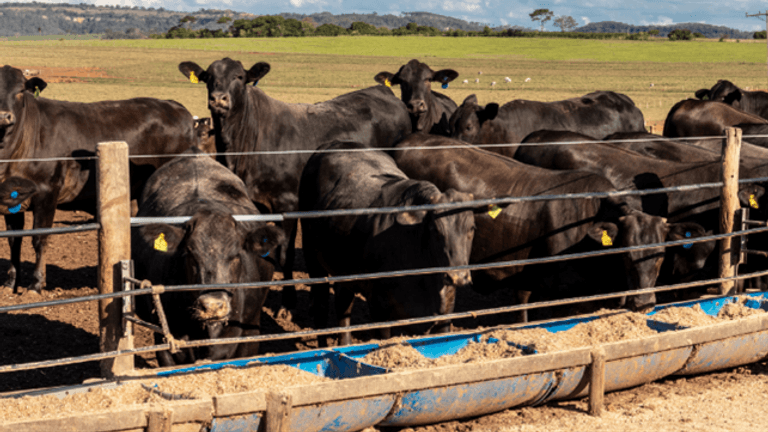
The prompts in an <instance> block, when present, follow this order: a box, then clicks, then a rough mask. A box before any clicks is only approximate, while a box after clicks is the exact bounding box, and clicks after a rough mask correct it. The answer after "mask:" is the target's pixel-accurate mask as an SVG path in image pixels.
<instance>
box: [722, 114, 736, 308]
mask: <svg viewBox="0 0 768 432" xmlns="http://www.w3.org/2000/svg"><path fill="white" fill-rule="evenodd" d="M725 136H726V138H725V142H724V144H723V154H722V159H721V170H720V178H721V181H722V182H723V188H722V189H721V190H720V234H726V233H731V232H733V221H734V217H735V215H736V211H737V210H738V209H739V208H740V207H741V203H740V202H739V155H740V154H741V129H738V128H732V127H729V128H726V129H725ZM731 240H732V239H731V238H726V239H722V240H720V267H719V276H718V277H721V278H726V277H732V276H735V275H736V265H735V264H734V263H733V262H732V259H731V255H732V254H731ZM734 286H735V284H734V282H733V281H727V282H723V283H722V284H721V285H720V294H721V295H726V294H731V293H732V291H733V290H734Z"/></svg>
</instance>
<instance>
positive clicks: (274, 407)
mask: <svg viewBox="0 0 768 432" xmlns="http://www.w3.org/2000/svg"><path fill="white" fill-rule="evenodd" d="M266 398H267V415H266V422H267V427H266V429H265V430H266V432H288V431H289V430H290V428H291V409H292V408H293V402H292V400H293V397H292V396H291V395H290V394H287V393H277V392H268V393H267V394H266Z"/></svg>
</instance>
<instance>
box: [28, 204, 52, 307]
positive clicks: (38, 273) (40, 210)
mask: <svg viewBox="0 0 768 432" xmlns="http://www.w3.org/2000/svg"><path fill="white" fill-rule="evenodd" d="M57 199H58V197H57V196H56V194H50V195H45V196H36V197H35V198H34V202H33V205H34V206H35V211H34V225H33V227H34V228H50V227H52V226H53V218H54V216H55V215H56V207H55V205H56V200H57ZM47 246H48V236H47V235H39V236H34V237H32V247H33V248H34V249H35V271H34V273H33V276H34V281H33V283H32V285H30V288H31V289H34V290H35V291H37V292H38V293H39V292H41V291H42V289H43V288H44V287H45V249H46V248H47Z"/></svg>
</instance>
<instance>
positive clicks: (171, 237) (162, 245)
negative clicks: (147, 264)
mask: <svg viewBox="0 0 768 432" xmlns="http://www.w3.org/2000/svg"><path fill="white" fill-rule="evenodd" d="M139 233H140V235H141V237H142V240H143V241H144V244H145V245H148V246H149V247H151V248H152V249H154V250H155V251H157V252H160V253H167V254H169V255H173V254H175V253H176V249H177V248H178V247H179V244H180V243H181V241H182V240H183V239H184V235H185V234H186V230H184V229H183V228H180V227H178V226H175V225H168V224H150V225H145V226H143V227H141V228H139ZM137 252H138V251H137Z"/></svg>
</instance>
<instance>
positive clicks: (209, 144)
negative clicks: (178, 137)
mask: <svg viewBox="0 0 768 432" xmlns="http://www.w3.org/2000/svg"><path fill="white" fill-rule="evenodd" d="M195 134H196V135H197V140H198V144H197V147H199V148H200V150H202V151H204V152H205V153H211V154H213V155H214V157H215V154H216V133H215V132H214V130H213V119H212V118H210V117H203V118H195Z"/></svg>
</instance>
